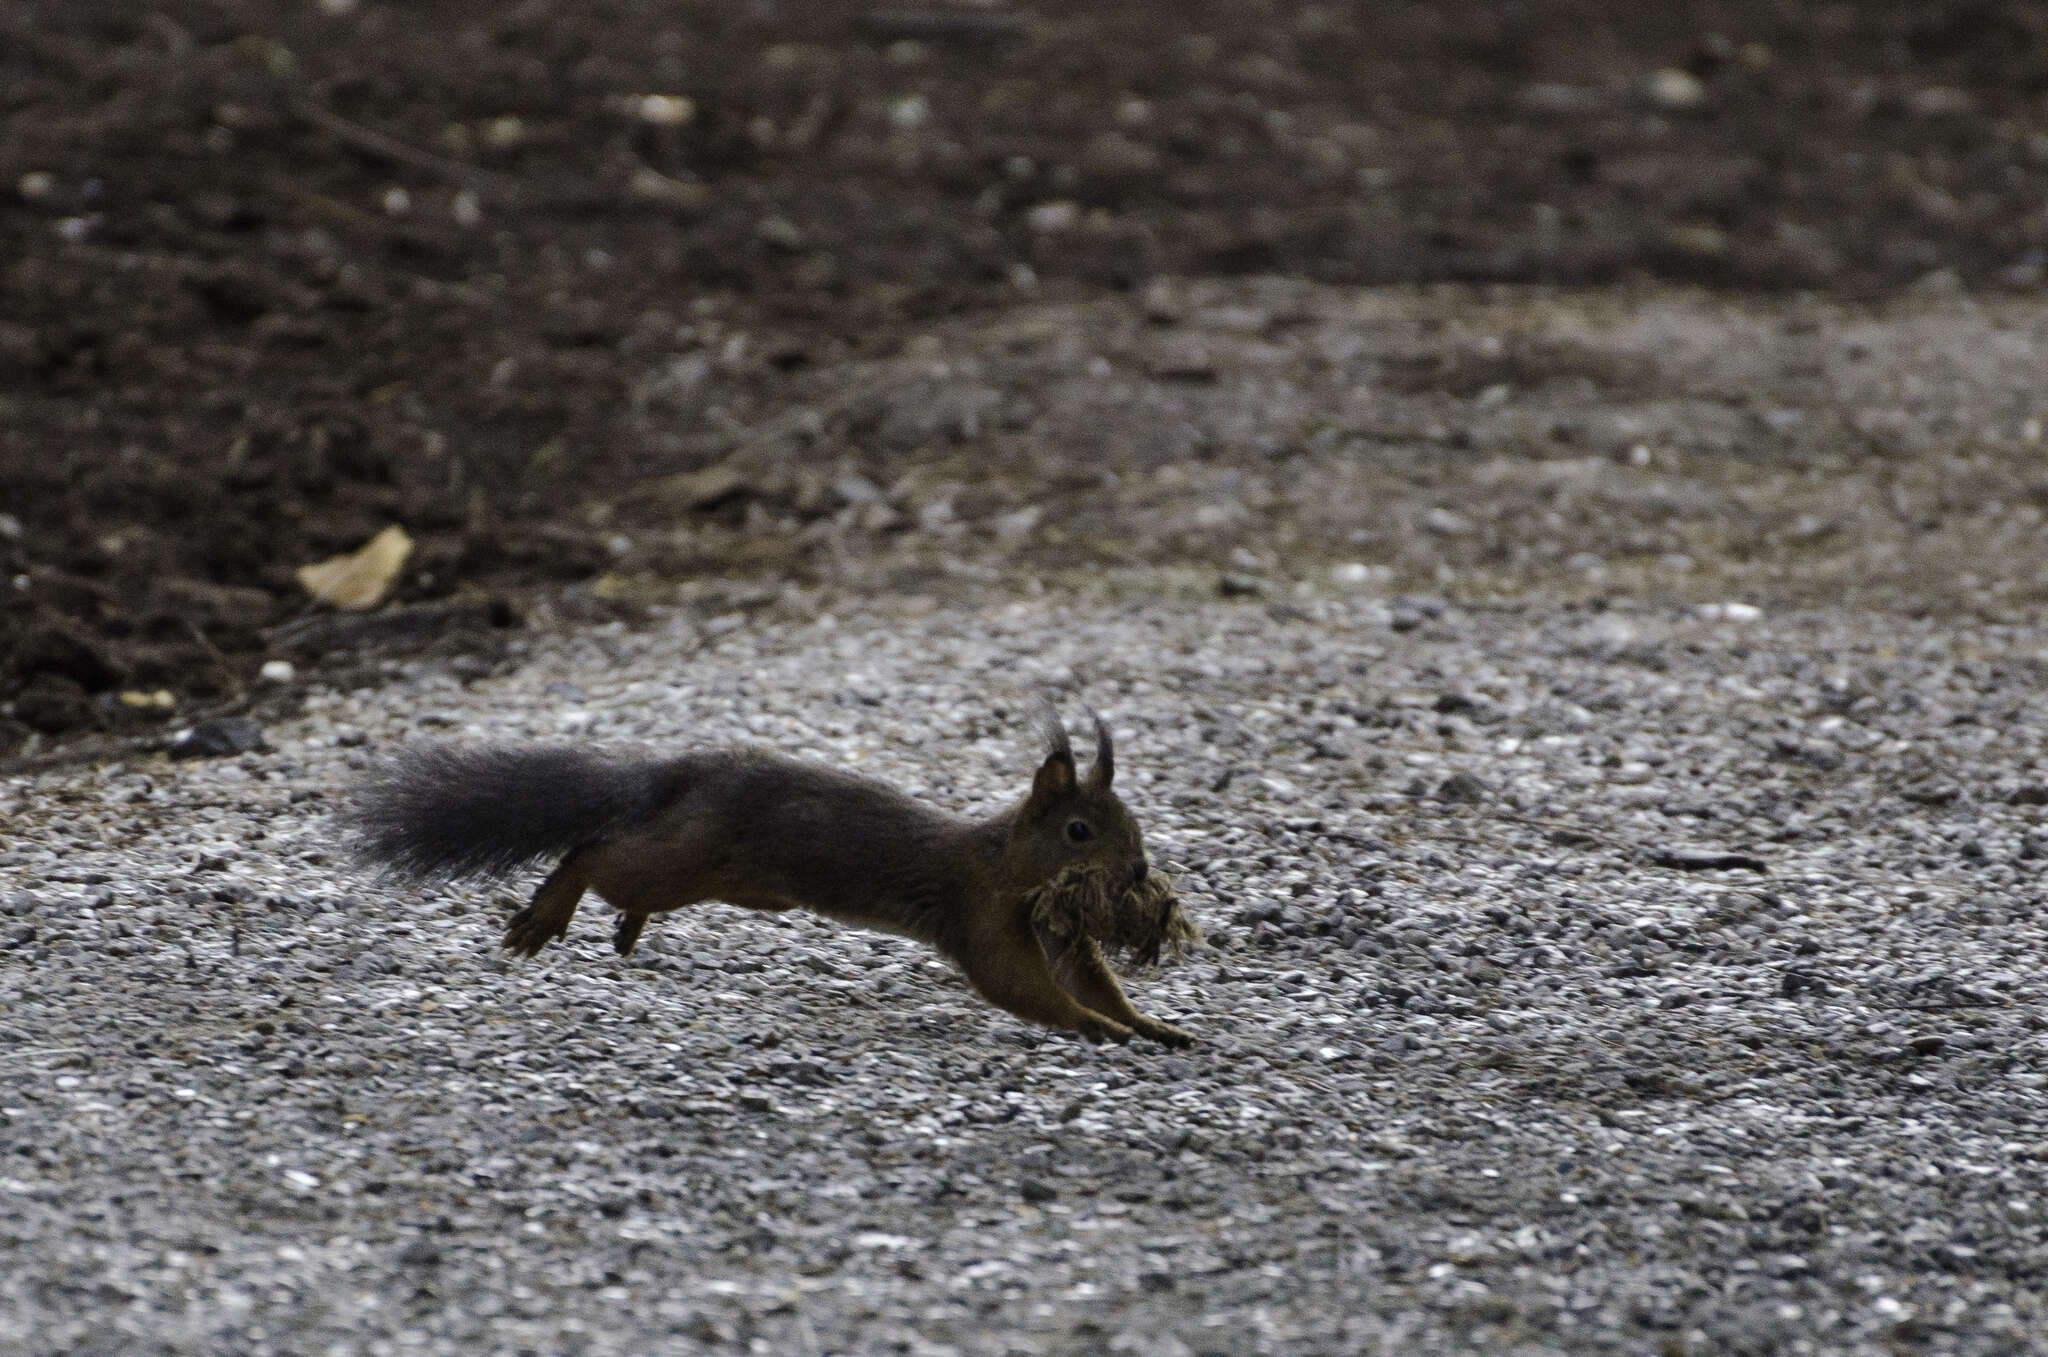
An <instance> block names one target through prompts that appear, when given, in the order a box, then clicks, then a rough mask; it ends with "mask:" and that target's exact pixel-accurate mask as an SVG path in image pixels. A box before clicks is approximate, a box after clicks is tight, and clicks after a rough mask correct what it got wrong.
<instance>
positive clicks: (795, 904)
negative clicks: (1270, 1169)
mask: <svg viewBox="0 0 2048 1357" xmlns="http://www.w3.org/2000/svg"><path fill="white" fill-rule="evenodd" d="M1090 717H1091V719H1093V721H1094V725H1095V760H1094V762H1093V764H1092V765H1091V766H1090V768H1089V770H1088V774H1087V776H1086V777H1085V778H1084V777H1082V776H1080V775H1079V773H1078V771H1077V769H1076V767H1075V763H1074V751H1073V748H1072V746H1071V745H1070V743H1069V741H1068V738H1067V731H1066V728H1065V726H1064V724H1063V723H1062V722H1061V720H1060V718H1059V715H1058V713H1057V711H1056V710H1055V709H1054V708H1053V707H1052V705H1051V703H1050V702H1047V703H1045V704H1044V706H1043V709H1042V711H1041V713H1040V721H1041V724H1042V726H1043V733H1044V741H1045V756H1044V760H1043V762H1042V763H1040V764H1039V767H1038V771H1037V773H1036V775H1035V776H1034V777H1033V779H1032V783H1031V790H1030V792H1029V793H1028V794H1027V795H1026V796H1025V797H1024V798H1023V799H1022V800H1021V801H1019V802H1017V803H1016V804H1015V805H1013V806H1011V807H1010V808H1009V809H1008V810H1005V811H1003V812H1001V813H1000V814H997V815H992V816H989V817H987V818H985V819H969V818H965V817H962V816H957V815H953V814H949V813H947V812H944V811H941V810H937V809H934V808H932V807H930V806H927V805H924V804H922V803H920V802H918V801H914V800H912V799H911V798H910V797H908V796H905V795H903V794H902V793H901V792H898V791H896V790H895V789H894V788H892V787H889V786H887V785H886V784H884V783H882V782H879V781H876V780H874V779H872V778H869V777H864V776H861V775H858V774H855V773H850V772H846V771H843V770H840V769H837V768H833V767H829V766H826V765H823V764H818V763H811V762H805V761H802V760H798V759H793V758H789V757H787V756H785V755H782V754H779V753H776V752H774V751H772V750H768V749H765V748H761V747H759V746H753V745H737V746H730V747H722V748H708V749H703V750H695V751H690V752H686V753H683V754H681V755H680V756H677V757H673V758H665V759H664V758H657V757H654V756H651V755H647V754H639V755H630V756H629V755H618V754H611V755H607V754H604V753H600V752H598V751H593V750H588V749H582V748H577V747H573V746H545V745H540V746H525V747H516V746H512V747H508V746H492V745H484V746H475V747H467V748H464V747H451V746H426V747H422V748H417V749H411V750H406V751H403V752H401V753H400V754H399V755H398V756H397V758H396V759H395V760H393V761H391V762H389V763H387V764H386V765H385V766H384V767H383V768H382V770H381V771H380V772H378V773H376V774H373V775H372V777H371V778H370V779H369V780H368V782H367V783H366V784H365V785H364V787H363V789H362V791H361V793H360V795H359V797H358V799H357V801H356V803H355V805H354V808H353V828H354V830H355V835H356V841H357V847H358V849H359V851H360V852H361V854H362V856H364V857H365V858H366V859H368V860H369V861H370V862H373V863H376V864H379V865H381V866H383V867H384V868H385V869H386V870H387V871H388V872H390V873H391V874H394V875H396V876H398V877H401V878H405V879H410V880H412V881H416V882H420V883H430V882H437V881H442V882H445V881H451V880H456V879H460V878H464V877H478V878H489V877H497V876H503V875H505V874H507V873H509V872H512V871H514V870H516V869H517V868H519V867H522V866H525V865H527V864H529V863H534V862H538V861H542V860H547V859H556V858H558V859H559V861H556V862H555V865H554V868H553V870H552V871H551V872H550V873H549V875H548V877H547V878H546V880H544V881H543V882H542V883H541V885H540V887H539V888H538V889H537V890H536V891H535V892H534V894H533V899H532V901H531V903H529V904H528V905H527V906H526V907H525V908H524V909H522V910H520V911H519V912H518V913H517V914H515V915H514V916H513V917H512V920H511V923H510V925H509V926H508V927H507V928H506V930H505V936H504V939H503V942H502V945H503V946H504V947H505V948H506V949H507V950H508V951H511V952H513V953H515V954H518V955H522V956H529V957H530V956H534V955H536V954H538V953H539V952H540V950H541V949H542V948H543V947H545V946H546V945H547V944H548V942H549V941H550V940H551V939H554V938H561V937H565V936H567V934H568V931H569V921H570V919H571V918H572V917H574V915H575V913H576V906H577V903H578V902H579V901H580V900H581V899H582V898H583V893H584V892H585V891H586V890H590V891H595V892H596V893H597V894H598V895H599V896H600V897H602V898H603V899H604V900H605V901H607V902H608V903H610V904H611V905H612V906H613V907H614V908H615V909H617V910H618V921H617V924H616V925H615V927H614V929H613V932H612V946H613V948H614V949H615V950H616V951H617V952H618V953H619V954H620V955H621V956H625V955H629V954H630V953H631V952H632V951H633V947H634V945H635V944H636V943H637V942H638V941H639V938H640V932H641V929H643V928H644V927H645V926H646V924H647V919H648V916H649V915H653V914H659V913H662V912H664V911H666V910H671V909H678V908H681V907H683V906H685V905H693V904H697V903H699V902H702V901H710V900H719V901H724V902H726V903H728V904H733V905H739V906H742V907H744V908H747V909H758V910H767V911H771V912H777V913H779V912H781V911H784V910H789V909H807V910H810V911H812V912H814V913H817V914H820V915H823V916H825V917H826V918H830V919H835V920H838V921H840V922H843V923H848V924H853V925H856V926H861V927H866V928H873V929H879V930H881V931H884V932H889V933H895V934H899V935H901V936H904V937H909V938H914V939H916V940H918V941H920V942H923V943H926V944H928V945H930V946H931V947H933V948H935V949H937V950H938V951H939V952H940V953H941V954H942V955H944V956H945V957H947V958H948V959H949V960H951V961H952V962H953V963H954V964H956V965H957V966H958V967H959V968H960V969H961V971H963V972H964V973H965V975H966V977H967V979H968V981H969V982H970V983H971V984H972V985H973V986H974V988H975V989H976V990H978V991H979V992H980V993H981V995H982V996H983V997H984V998H986V999H987V1000H988V1001H989V1002H991V1003H993V1004H995V1005H997V1006H998V1007H1000V1008H1004V1009H1007V1010H1008V1011H1009V1012H1011V1013H1014V1014H1015V1015H1017V1016H1018V1017H1020V1018H1024V1019H1026V1020H1027V1021H1030V1022H1034V1023H1039V1024H1043V1025H1044V1026H1047V1027H1053V1028H1060V1029H1064V1030H1067V1031H1072V1032H1077V1033H1079V1034H1080V1035H1081V1036H1083V1037H1085V1038H1087V1039H1088V1040H1089V1041H1093V1042H1102V1041H1116V1042H1125V1041H1129V1040H1130V1038H1131V1036H1132V1034H1133V1033H1137V1034H1139V1035H1142V1036H1145V1037H1148V1038H1150V1039H1151V1040H1153V1041H1157V1042H1161V1043H1164V1044H1165V1045H1168V1046H1175V1047H1180V1046H1187V1045H1189V1044H1191V1043H1192V1042H1193V1041H1194V1037H1193V1036H1192V1035H1191V1034H1190V1033H1188V1032H1186V1031H1183V1030H1182V1029H1180V1028H1178V1027H1175V1026H1173V1025H1171V1024H1169V1023H1164V1022H1159V1021H1157V1020H1155V1019H1152V1018H1148V1017H1146V1016H1144V1015H1143V1014H1141V1013H1139V1012H1138V1011H1137V1010H1136V1009H1135V1008H1133V1007H1131V1003H1130V1000H1129V999H1127V998H1125V997H1124V992H1123V989H1122V988H1121V987H1120V986H1119V985H1118V984H1117V978H1116V975H1115V973H1114V972H1113V971H1112V970H1111V969H1110V967H1109V965H1108V963H1107V962H1106V960H1105V959H1104V956H1103V953H1102V949H1101V947H1099V946H1098V945H1097V943H1096V940H1095V937H1091V936H1086V935H1085V934H1077V933H1076V932H1075V930H1074V929H1073V928H1072V927H1069V928H1067V929H1065V930H1061V929H1058V928H1053V929H1048V927H1047V923H1048V915H1047V912H1046V910H1045V908H1044V902H1045V900H1046V898H1047V896H1048V893H1049V892H1057V891H1058V890H1059V889H1060V888H1061V884H1062V883H1064V882H1067V881H1071V880H1075V879H1076V878H1077V874H1078V875H1085V876H1087V877H1088V878H1090V879H1091V880H1092V883H1093V884H1095V886H1096V888H1097V892H1098V895H1100V894H1101V892H1102V890H1103V889H1104V887H1103V886H1102V883H1104V882H1107V883H1109V886H1108V887H1107V889H1110V890H1113V891H1114V892H1115V893H1116V894H1117V895H1118V896H1119V898H1128V899H1132V900H1137V899H1144V900H1147V901H1149V902H1150V905H1148V906H1147V908H1148V909H1151V912H1150V913H1148V914H1147V915H1146V917H1145V921H1144V922H1145V925H1146V926H1145V928H1144V929H1143V930H1142V931H1143V932H1145V933H1146V934H1147V935H1148V936H1149V937H1150V938H1151V943H1150V946H1149V948H1147V947H1145V946H1143V945H1142V944H1140V945H1138V946H1137V947H1136V948H1135V949H1134V950H1137V951H1139V952H1140V953H1144V952H1146V951H1149V953H1150V954H1151V955H1153V956H1156V955H1157V953H1158V939H1159V938H1160V937H1170V938H1171V939H1172V940H1173V941H1174V943H1175V945H1176V947H1178V946H1179V945H1181V944H1182V943H1184V942H1185V941H1188V940H1199V938H1200V933H1199V931H1197V930H1196V929H1195V928H1194V926H1193V925H1192V923H1190V922H1189V921H1188V920H1187V919H1186V917H1185V916H1184V915H1182V914H1181V912H1180V909H1179V906H1178V904H1177V903H1175V902H1174V897H1173V894H1172V891H1171V888H1170V887H1169V886H1167V885H1166V884H1165V882H1164V881H1163V879H1162V878H1161V877H1160V876H1159V875H1157V874H1154V873H1152V872H1151V870H1150V867H1149V865H1148V864H1147V862H1146V858H1145V844H1144V840H1143V838H1142V836H1141V835H1140V833H1139V830H1138V824H1137V821H1136V820H1134V819H1133V818H1132V816H1131V813H1130V811H1129V810H1128V809H1127V808H1126V807H1125V806H1124V803H1123V801H1122V800H1121V799H1119V798H1118V796H1117V795H1116V793H1115V792H1114V791H1113V790H1111V786H1110V784H1111V781H1112V780H1113V779H1114V778H1115V776H1116V759H1115V751H1114V749H1113V748H1112V745H1111V740H1110V735H1109V729H1108V727H1106V726H1104V725H1103V723H1102V720H1101V718H1100V717H1097V716H1095V715H1094V713H1092V712H1091V713H1090ZM1148 876H1149V877H1150V880H1149V882H1148ZM1154 906H1156V908H1152V907H1154ZM1130 913H1132V911H1127V914H1130ZM1128 931H1129V930H1128V929H1126V932H1128ZM1062 933H1065V934H1067V935H1068V936H1061V934H1062ZM1098 936H1106V935H1104V934H1102V933H1100V932H1099V931H1098ZM1110 940H1112V941H1114V939H1110Z"/></svg>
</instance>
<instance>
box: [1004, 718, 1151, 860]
mask: <svg viewBox="0 0 2048 1357" xmlns="http://www.w3.org/2000/svg"><path fill="white" fill-rule="evenodd" d="M1089 717H1090V718H1091V719H1092V720H1093V721H1094V723H1095V762H1094V763H1093V764H1091V765H1090V766H1089V769H1088V773H1087V776H1085V777H1083V776H1082V775H1081V774H1080V771H1079V770H1078V769H1077V768H1075V766H1074V749H1073V746H1072V745H1071V744H1070V743H1068V741H1067V728H1066V726H1065V725H1064V724H1062V723H1061V721H1060V718H1059V713H1058V712H1057V711H1056V710H1055V709H1054V707H1053V706H1052V704H1051V703H1050V702H1048V703H1046V704H1045V706H1044V708H1043V710H1042V712H1041V714H1040V721H1041V724H1042V726H1043V728H1044V732H1045V762H1043V763H1041V764H1039V765H1038V773H1037V775H1036V776H1035V777H1034V778H1032V780H1031V794H1030V795H1029V796H1027V797H1025V798H1024V804H1023V805H1021V806H1019V807H1018V808H1017V811H1016V815H1015V818H1014V820H1013V822H1012V825H1011V829H1010V844H1009V858H1010V867H1011V870H1012V871H1014V872H1015V873H1017V874H1018V875H1019V876H1020V877H1023V878H1026V879H1027V880H1028V882H1029V883H1030V884H1032V885H1036V884H1038V883H1039V882H1042V881H1047V880H1050V879H1051V878H1052V877H1054V876H1057V875H1058V874H1059V873H1061V872H1063V871H1066V870H1067V869H1069V868H1073V867H1087V868H1094V869H1097V870H1100V871H1103V872H1106V873H1107V874H1109V875H1110V876H1111V877H1112V878H1114V879H1117V880H1124V881H1130V882H1132V883H1134V884H1135V883H1137V882H1140V881H1143V880H1144V879H1145V876H1146V874H1147V873H1148V872H1149V871H1150V870H1151V869H1150V867H1149V865H1148V864H1147V863H1146V861H1145V840H1144V838H1143V836H1142V835H1140V834H1139V832H1138V822H1137V821H1136V820H1134V819H1132V818H1131V813H1130V811H1128V810H1126V809H1125V808H1124V803H1123V802H1122V801H1121V800H1119V799H1118V798H1117V794H1116V792H1115V791H1114V790H1112V789H1111V786H1110V783H1111V782H1112V781H1113V780H1114V779H1115V777H1116V751H1115V750H1114V749H1113V748H1112V747H1111V744H1110V738H1109V727H1107V726H1105V725H1103V724H1102V718H1101V717H1099V716H1096V715H1095V714H1094V713H1093V712H1090V713H1089Z"/></svg>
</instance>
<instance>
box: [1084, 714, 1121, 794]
mask: <svg viewBox="0 0 2048 1357" xmlns="http://www.w3.org/2000/svg"><path fill="white" fill-rule="evenodd" d="M1088 719H1089V720H1090V721H1093V722H1094V723H1095V766H1094V767H1092V768H1090V769H1089V770H1088V785H1089V786H1091V787H1104V788H1106V787H1108V786H1109V784H1110V783H1111V782H1112V781H1114V780H1115V778H1116V747H1115V745H1114V744H1112V743H1111V741H1110V738H1109V727H1108V726H1105V725H1104V724H1102V718H1101V717H1100V716H1097V715H1096V714H1095V712H1094V710H1093V709H1090V711H1089V712H1088Z"/></svg>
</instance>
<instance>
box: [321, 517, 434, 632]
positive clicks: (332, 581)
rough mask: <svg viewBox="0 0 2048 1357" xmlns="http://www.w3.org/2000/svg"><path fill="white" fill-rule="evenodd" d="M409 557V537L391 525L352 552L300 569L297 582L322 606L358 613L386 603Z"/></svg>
mask: <svg viewBox="0 0 2048 1357" xmlns="http://www.w3.org/2000/svg"><path fill="white" fill-rule="evenodd" d="M410 555H412V538H410V537H408V536H406V532H405V529H404V528H401V527H399V526H398V525H397V524H395V523H394V524H392V525H391V526H390V527H388V528H386V529H384V531H382V532H380V533H378V534H377V535H376V536H375V537H372V538H371V539H370V540H369V541H367V542H365V543H364V544H363V545H362V546H361V547H358V548H357V549H356V550H354V551H351V552H348V553H346V554H345V555H341V556H333V557H329V558H328V559H327V560H324V561H321V562H320V563H318V564H317V565H302V566H300V567H299V576H298V578H299V583H300V584H301V585H303V586H304V587H305V590H306V592H307V593H309V594H311V595H312V596H313V597H314V598H317V599H319V600H320V601H321V602H322V603H331V604H333V605H334V606H335V607H337V608H342V609H346V610H347V611H349V612H360V611H362V610H363V609H364V608H374V607H376V606H377V605H378V604H379V603H382V602H383V601H384V600H385V598H386V597H387V596H388V595H389V594H390V593H391V585H392V583H393V582H394V581H395V580H397V578H398V572H399V571H401V570H403V569H404V568H405V561H406V558H407V557H408V556H410Z"/></svg>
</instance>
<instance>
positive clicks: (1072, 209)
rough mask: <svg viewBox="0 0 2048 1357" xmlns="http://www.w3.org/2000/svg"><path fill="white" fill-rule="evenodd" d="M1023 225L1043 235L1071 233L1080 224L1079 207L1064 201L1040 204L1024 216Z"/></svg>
mask: <svg viewBox="0 0 2048 1357" xmlns="http://www.w3.org/2000/svg"><path fill="white" fill-rule="evenodd" d="M1024 221H1025V224H1026V225H1028V226H1030V228H1031V229H1032V230H1034V231H1037V232H1039V233H1041V234H1043V235H1057V234H1059V233H1060V232H1062V231H1071V230H1073V229H1074V228H1075V227H1076V226H1078V225H1080V224H1081V207H1080V204H1078V203H1070V202H1065V201H1060V202H1051V203H1040V204H1039V205H1038V206H1036V207H1034V208H1032V209H1031V210H1030V211H1029V212H1027V213H1025V214H1024Z"/></svg>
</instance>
